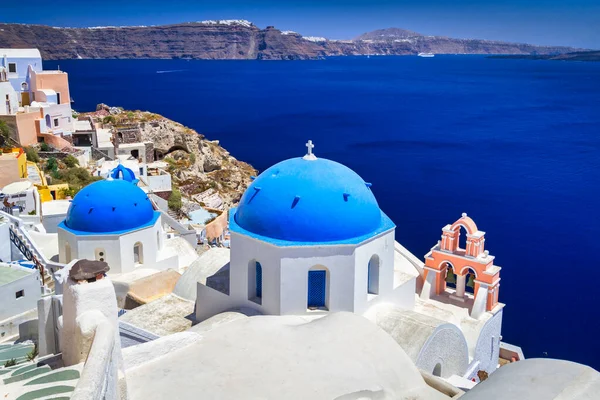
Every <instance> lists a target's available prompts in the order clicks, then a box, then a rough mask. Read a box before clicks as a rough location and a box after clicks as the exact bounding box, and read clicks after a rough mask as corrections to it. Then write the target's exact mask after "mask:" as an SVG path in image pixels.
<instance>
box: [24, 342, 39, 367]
mask: <svg viewBox="0 0 600 400" xmlns="http://www.w3.org/2000/svg"><path fill="white" fill-rule="evenodd" d="M38 354H40V352H39V351H38V346H37V343H35V344H34V345H33V349H31V351H30V352H29V353H27V355H26V357H27V359H28V360H29V361H31V362H33V361H34V360H35V358H36V357H37V356H38Z"/></svg>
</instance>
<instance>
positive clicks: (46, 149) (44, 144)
mask: <svg viewBox="0 0 600 400" xmlns="http://www.w3.org/2000/svg"><path fill="white" fill-rule="evenodd" d="M40 150H41V151H50V150H52V148H51V147H50V146H48V144H47V143H42V144H40Z"/></svg>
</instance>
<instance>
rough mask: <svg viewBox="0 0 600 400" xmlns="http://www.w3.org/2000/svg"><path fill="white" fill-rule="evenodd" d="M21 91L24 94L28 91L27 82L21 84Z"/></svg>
mask: <svg viewBox="0 0 600 400" xmlns="http://www.w3.org/2000/svg"><path fill="white" fill-rule="evenodd" d="M21 90H22V91H23V92H26V91H27V90H29V86H28V85H27V82H23V83H21Z"/></svg>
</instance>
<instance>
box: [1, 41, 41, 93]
mask: <svg viewBox="0 0 600 400" xmlns="http://www.w3.org/2000/svg"><path fill="white" fill-rule="evenodd" d="M29 66H31V68H32V69H33V70H34V71H42V55H41V54H40V51H39V50H38V49H0V67H4V68H6V71H7V72H8V80H9V82H10V83H11V84H12V86H13V88H14V89H15V91H16V92H17V93H21V92H28V90H29V85H30V84H29V80H28V79H29V78H28V73H27V71H28V68H29ZM20 100H21V99H19V101H20Z"/></svg>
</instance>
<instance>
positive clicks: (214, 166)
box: [83, 111, 257, 207]
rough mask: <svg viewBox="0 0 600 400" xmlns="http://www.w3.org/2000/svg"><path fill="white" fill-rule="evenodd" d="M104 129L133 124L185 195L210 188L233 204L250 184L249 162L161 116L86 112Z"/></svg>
mask: <svg viewBox="0 0 600 400" xmlns="http://www.w3.org/2000/svg"><path fill="white" fill-rule="evenodd" d="M83 115H91V116H92V117H93V118H94V119H95V120H96V122H99V123H102V121H104V123H102V124H103V126H104V127H105V128H111V127H113V126H114V127H117V128H118V127H119V125H121V124H127V126H131V125H136V126H137V127H138V128H139V132H140V134H141V140H142V141H149V142H153V143H154V149H155V150H156V153H157V154H160V155H161V156H163V157H164V161H167V163H168V165H169V166H168V171H169V172H170V173H171V176H172V180H173V182H174V183H175V184H176V185H177V186H178V187H179V188H180V189H181V191H182V193H183V194H184V195H186V196H187V197H190V196H192V195H194V194H198V193H201V192H203V191H205V190H208V189H213V190H214V191H215V192H216V193H218V194H219V196H220V197H221V198H222V199H223V202H224V203H225V205H226V206H228V207H231V206H232V205H234V204H236V203H237V202H238V201H239V199H240V198H241V196H242V194H243V193H244V191H245V190H246V188H247V187H248V185H249V184H250V183H251V179H250V177H251V176H253V175H257V171H256V170H255V169H254V168H252V166H250V165H249V164H247V163H245V162H242V161H238V160H237V159H236V158H235V157H233V156H231V155H230V154H229V152H228V151H227V150H225V149H224V148H223V147H221V146H220V145H219V142H218V141H216V140H208V139H206V138H205V137H204V135H201V134H199V133H198V132H196V131H195V130H193V129H190V128H188V127H185V126H183V125H182V124H180V123H178V122H175V121H172V120H170V119H168V118H165V117H163V116H161V115H158V114H154V113H150V112H143V111H126V112H122V113H121V114H119V115H116V116H112V117H110V118H109V119H110V121H108V120H107V118H104V117H102V116H98V114H96V113H87V114H83Z"/></svg>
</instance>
